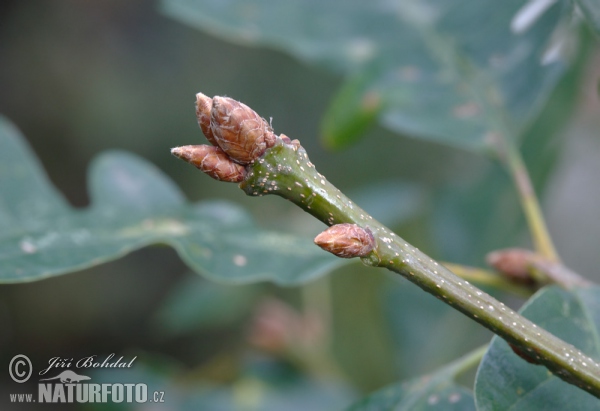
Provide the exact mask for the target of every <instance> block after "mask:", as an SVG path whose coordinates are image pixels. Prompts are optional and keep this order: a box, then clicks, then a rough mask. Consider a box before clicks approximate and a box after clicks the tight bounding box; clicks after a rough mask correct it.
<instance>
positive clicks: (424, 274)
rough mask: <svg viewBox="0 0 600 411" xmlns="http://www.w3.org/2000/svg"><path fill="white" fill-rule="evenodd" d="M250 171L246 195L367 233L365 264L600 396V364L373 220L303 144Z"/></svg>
mask: <svg viewBox="0 0 600 411" xmlns="http://www.w3.org/2000/svg"><path fill="white" fill-rule="evenodd" d="M246 170H247V175H246V176H245V178H244V181H242V182H241V183H240V188H242V189H243V190H244V191H245V192H246V194H248V195H251V196H262V195H265V194H276V195H279V196H281V197H284V198H286V199H288V200H290V201H292V202H293V203H295V204H296V205H298V206H299V207H301V208H302V209H304V210H305V211H306V212H308V213H310V214H312V215H313V216H314V217H316V218H318V219H319V220H321V221H322V222H324V223H325V224H327V225H330V226H331V225H334V224H340V223H351V224H356V225H358V226H360V227H363V228H365V229H368V230H369V231H370V232H371V233H372V235H373V238H374V240H375V247H374V249H373V250H372V251H371V252H370V253H368V255H366V256H365V257H363V258H362V261H363V262H364V263H365V264H367V265H370V266H374V267H385V268H387V269H389V270H391V271H394V272H396V273H399V274H401V275H402V276H404V277H406V278H407V279H408V280H410V281H412V282H413V283H415V284H417V285H418V286H419V287H421V288H422V289H423V290H425V291H427V292H429V293H431V294H433V295H434V296H436V297H437V298H439V299H440V300H442V301H444V302H446V303H447V304H449V305H451V306H452V307H454V308H455V309H457V310H459V311H461V312H462V313H464V314H465V315H467V316H468V317H470V318H472V319H473V320H475V321H477V322H479V323H480V324H482V325H483V326H485V327H486V328H488V329H490V330H491V331H493V332H494V333H496V334H498V335H499V336H500V337H502V338H504V339H505V340H506V341H508V342H509V343H511V344H513V345H514V346H515V347H517V348H518V349H519V350H520V351H521V352H522V353H525V355H527V356H528V357H530V360H531V361H534V362H536V363H538V364H543V365H545V366H546V367H547V368H548V369H549V370H551V371H552V372H553V373H555V374H556V375H557V376H558V377H560V378H561V379H563V380H565V381H567V382H569V383H571V384H574V385H576V386H578V387H580V388H582V389H584V390H586V391H588V392H590V393H591V394H593V395H595V396H597V397H599V398H600V365H598V364H597V363H595V362H590V360H589V358H588V357H587V356H585V355H584V354H583V353H581V352H580V351H579V350H577V349H576V348H575V347H573V346H572V345H570V344H567V343H566V342H564V341H562V340H560V339H559V338H557V337H555V336H554V335H552V334H550V333H548V332H547V331H545V330H543V329H541V328H540V327H538V326H537V325H535V324H533V323H532V322H531V321H529V320H527V319H526V318H524V317H522V316H521V315H519V314H518V313H516V312H514V311H513V310H511V309H510V308H508V307H506V306H505V305H504V304H503V303H501V302H499V301H497V300H496V299H494V298H493V297H491V296H490V295H488V294H486V293H484V292H483V291H481V290H479V289H478V288H476V287H474V286H473V285H471V284H470V283H469V282H468V281H466V280H464V279H462V278H460V277H458V276H456V275H455V274H453V273H452V272H451V271H449V270H448V269H447V268H445V267H444V266H442V265H441V264H439V263H438V262H437V261H435V260H433V259H432V258H430V257H428V256H427V255H425V254H424V253H422V252H421V251H419V250H418V249H416V248H415V247H413V246H412V245H410V244H408V243H407V242H406V241H404V240H403V239H402V238H400V237H398V236H397V235H396V234H394V233H393V232H392V231H391V230H389V229H388V228H387V227H385V226H383V225H382V224H380V223H379V222H377V221H376V220H374V219H373V218H372V217H371V216H370V215H369V214H367V213H366V212H365V211H364V210H362V209H361V208H360V207H358V206H357V205H356V204H354V203H353V202H352V201H351V200H350V199H349V198H348V197H346V196H345V195H344V194H342V193H341V192H340V191H339V190H338V189H337V188H336V187H334V186H333V185H332V184H331V183H329V182H328V181H327V179H326V178H325V177H324V176H323V175H321V174H319V173H318V172H317V171H316V169H315V167H314V165H313V164H312V163H311V162H310V161H309V159H308V156H307V154H306V151H305V150H304V149H303V148H302V147H301V146H300V145H299V144H294V143H292V144H288V143H286V142H285V141H283V140H282V139H281V138H279V137H278V138H277V141H276V142H275V145H274V146H273V147H271V148H269V149H268V150H267V151H266V152H265V153H264V155H263V156H262V157H260V158H258V159H256V161H254V163H252V164H250V165H249V166H248V167H247V168H246ZM532 198H534V197H531V196H528V201H529V202H533V203H534V204H537V202H536V201H535V200H533V199H532ZM565 353H568V354H569V357H566V356H565ZM583 363H586V365H587V366H583V365H582V364H583Z"/></svg>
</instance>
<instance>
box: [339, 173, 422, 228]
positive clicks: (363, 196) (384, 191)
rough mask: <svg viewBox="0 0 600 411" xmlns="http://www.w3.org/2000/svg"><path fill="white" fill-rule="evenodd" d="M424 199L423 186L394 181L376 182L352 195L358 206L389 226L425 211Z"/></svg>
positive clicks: (355, 191) (353, 191)
mask: <svg viewBox="0 0 600 411" xmlns="http://www.w3.org/2000/svg"><path fill="white" fill-rule="evenodd" d="M424 197H425V193H424V192H423V190H422V187H421V186H419V185H417V184H413V183H407V182H400V181H394V180H388V181H378V182H374V183H372V184H369V185H368V186H366V187H362V188H359V189H355V190H352V192H351V193H350V198H352V200H353V201H354V202H355V203H356V204H358V205H359V206H360V207H361V208H363V209H364V210H365V211H366V212H367V213H369V214H370V215H371V216H373V218H375V219H376V220H377V221H379V222H381V223H382V224H385V225H387V226H393V225H395V224H398V223H400V222H403V221H406V220H409V219H410V218H413V217H414V216H416V215H417V214H418V213H419V212H421V210H422V209H423V202H424V201H423V200H424Z"/></svg>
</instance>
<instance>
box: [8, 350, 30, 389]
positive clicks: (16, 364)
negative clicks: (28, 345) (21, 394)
mask: <svg viewBox="0 0 600 411" xmlns="http://www.w3.org/2000/svg"><path fill="white" fill-rule="evenodd" d="M32 371H33V366H32V365H31V360H30V359H29V357H27V356H26V355H23V354H18V355H15V356H14V357H13V358H12V360H10V364H8V373H9V374H10V378H12V379H13V381H14V382H18V383H19V384H21V383H24V382H25V381H27V380H28V379H29V377H31V373H32Z"/></svg>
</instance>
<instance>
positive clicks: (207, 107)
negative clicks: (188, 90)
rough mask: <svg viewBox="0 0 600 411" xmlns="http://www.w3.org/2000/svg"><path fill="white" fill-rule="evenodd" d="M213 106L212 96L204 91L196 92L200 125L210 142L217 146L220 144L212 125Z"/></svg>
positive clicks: (197, 115) (197, 116) (197, 114)
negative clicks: (203, 92)
mask: <svg viewBox="0 0 600 411" xmlns="http://www.w3.org/2000/svg"><path fill="white" fill-rule="evenodd" d="M212 107H213V99H212V98H210V97H208V96H207V95H205V94H202V93H197V94H196V118H197V119H198V125H199V126H200V129H201V130H202V133H203V134H204V136H205V137H206V139H207V140H208V141H209V142H210V144H212V145H213V146H216V145H218V144H217V140H216V139H215V136H214V134H213V132H212V129H211V126H210V116H211V112H212Z"/></svg>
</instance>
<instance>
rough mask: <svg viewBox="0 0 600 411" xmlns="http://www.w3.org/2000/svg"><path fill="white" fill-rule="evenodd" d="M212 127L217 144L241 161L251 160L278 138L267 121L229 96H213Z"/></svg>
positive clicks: (233, 157) (232, 157)
mask: <svg viewBox="0 0 600 411" xmlns="http://www.w3.org/2000/svg"><path fill="white" fill-rule="evenodd" d="M210 128H211V130H212V133H213V136H214V139H215V140H216V143H217V145H218V146H219V147H221V148H222V149H223V151H225V152H226V153H227V154H228V155H229V156H230V157H231V159H232V160H233V161H235V162H237V163H240V164H249V163H251V162H252V161H253V160H255V159H256V158H258V157H260V156H261V155H262V154H263V153H264V152H265V150H266V149H267V148H269V147H272V146H273V145H274V144H275V139H276V137H275V135H274V134H273V131H272V130H271V127H270V126H269V125H268V124H267V122H266V121H265V120H264V119H263V118H262V117H260V116H259V115H258V114H257V113H256V112H255V111H254V110H252V109H251V108H250V107H248V106H247V105H245V104H243V103H240V102H239V101H236V100H234V99H231V98H229V97H219V96H215V97H214V98H213V100H212V111H211V117H210Z"/></svg>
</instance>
